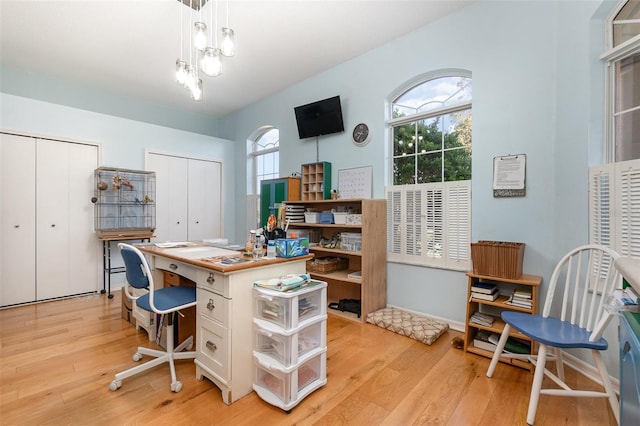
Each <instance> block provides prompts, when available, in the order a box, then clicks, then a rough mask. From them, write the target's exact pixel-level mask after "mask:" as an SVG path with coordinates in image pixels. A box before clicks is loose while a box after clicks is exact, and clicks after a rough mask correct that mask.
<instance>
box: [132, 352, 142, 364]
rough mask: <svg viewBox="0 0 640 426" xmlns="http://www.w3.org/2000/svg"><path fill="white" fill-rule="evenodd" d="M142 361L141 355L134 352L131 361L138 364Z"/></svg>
mask: <svg viewBox="0 0 640 426" xmlns="http://www.w3.org/2000/svg"><path fill="white" fill-rule="evenodd" d="M141 359H142V354H141V353H140V352H136V353H135V354H133V360H134V361H136V362H138V361H140V360H141Z"/></svg>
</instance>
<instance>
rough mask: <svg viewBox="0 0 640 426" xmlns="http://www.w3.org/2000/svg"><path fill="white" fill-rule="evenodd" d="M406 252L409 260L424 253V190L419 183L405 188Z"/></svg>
mask: <svg viewBox="0 0 640 426" xmlns="http://www.w3.org/2000/svg"><path fill="white" fill-rule="evenodd" d="M404 195H405V215H404V225H405V226H404V235H403V237H404V238H403V241H404V244H403V246H404V253H405V255H406V259H407V260H411V258H413V257H420V256H421V255H422V216H423V212H422V206H423V202H422V190H421V189H420V187H419V186H418V185H407V187H406V188H405V193H404Z"/></svg>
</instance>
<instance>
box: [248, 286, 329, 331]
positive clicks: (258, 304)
mask: <svg viewBox="0 0 640 426" xmlns="http://www.w3.org/2000/svg"><path fill="white" fill-rule="evenodd" d="M253 291H254V297H253V304H254V314H255V315H254V317H255V318H257V319H259V320H263V321H268V322H271V323H274V324H276V325H278V326H280V327H282V328H283V329H285V330H291V329H293V328H297V327H300V326H303V325H305V323H308V322H311V321H313V320H314V319H315V318H317V317H319V316H322V315H326V314H327V306H326V304H325V303H324V302H323V301H324V300H326V299H327V296H326V293H327V283H325V282H323V281H313V280H312V282H311V284H309V285H308V286H307V287H305V288H303V289H301V290H297V291H294V292H280V291H274V290H268V289H265V288H261V287H254V289H253Z"/></svg>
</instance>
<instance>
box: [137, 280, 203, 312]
mask: <svg viewBox="0 0 640 426" xmlns="http://www.w3.org/2000/svg"><path fill="white" fill-rule="evenodd" d="M195 301H196V289H195V288H193V287H185V286H176V287H165V288H161V289H158V290H156V291H155V292H154V293H153V304H154V305H155V306H156V308H157V309H158V310H160V311H166V310H168V309H173V308H175V307H176V306H182V305H186V304H187V303H193V302H195ZM136 305H137V306H139V307H140V308H142V309H144V310H145V311H149V312H153V309H151V306H150V305H149V293H147V294H145V295H143V296H140V297H139V298H138V299H137V300H136Z"/></svg>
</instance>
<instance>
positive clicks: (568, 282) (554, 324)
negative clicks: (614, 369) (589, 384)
mask: <svg viewBox="0 0 640 426" xmlns="http://www.w3.org/2000/svg"><path fill="white" fill-rule="evenodd" d="M618 257H619V255H618V254H617V253H616V252H615V251H613V250H611V249H609V248H607V247H602V246H597V245H586V246H582V247H578V248H576V249H574V250H572V251H570V252H569V253H568V254H566V255H565V256H564V257H563V258H562V259H561V260H560V262H559V263H558V265H557V266H556V268H555V270H554V271H553V274H552V275H551V281H550V282H549V288H548V290H547V296H546V299H545V303H544V308H543V310H542V315H532V314H528V313H524V312H515V311H503V312H502V319H503V320H504V322H505V326H504V329H503V331H502V335H501V336H500V340H499V342H498V346H497V348H496V350H495V352H494V354H493V358H492V359H491V364H490V365H489V369H488V370H487V377H491V376H492V375H493V373H494V371H495V368H496V365H497V364H498V361H499V360H500V359H501V358H518V359H525V360H527V359H528V360H529V361H530V362H531V363H533V364H534V365H535V373H534V375H533V383H532V385H531V396H530V397H529V410H528V412H527V423H528V424H530V425H533V422H534V420H535V416H536V410H537V407H538V400H539V398H540V394H545V395H555V396H574V397H603V398H608V400H609V404H610V405H611V409H612V411H613V414H614V416H615V418H616V421H617V422H618V423H619V422H620V420H619V415H620V413H619V411H620V405H619V403H618V400H617V398H616V394H615V391H614V389H613V386H612V385H611V381H610V379H609V373H607V368H606V366H605V364H604V363H603V362H602V358H601V356H600V353H601V352H602V351H605V350H606V349H607V347H608V344H607V341H606V340H605V339H604V338H603V337H602V334H603V332H604V330H605V328H606V327H607V325H608V324H609V321H610V320H611V319H612V318H613V314H610V313H609V312H607V310H605V309H604V308H605V302H606V299H607V297H608V296H609V295H610V294H611V293H612V292H613V290H614V289H616V288H621V286H622V279H621V277H620V274H619V273H618V271H617V270H616V269H615V268H614V266H613V261H614V260H615V259H616V258H618ZM552 315H553V316H552ZM512 328H513V329H515V330H517V331H519V332H520V333H522V334H524V335H526V336H528V337H530V338H531V339H533V341H534V342H532V344H533V343H537V344H538V345H539V348H538V354H537V355H529V354H527V355H518V354H507V353H503V352H502V351H503V349H504V346H505V343H506V342H507V338H508V337H509V333H510V332H511V329H512ZM580 348H582V349H589V350H591V353H592V354H593V359H594V361H595V368H596V369H597V373H598V375H599V376H600V377H599V380H600V384H601V385H602V387H603V388H604V391H603V392H598V391H588V390H578V389H572V388H570V387H569V386H568V385H567V384H566V383H565V376H564V366H565V364H566V365H567V366H570V367H571V368H573V369H575V370H576V371H577V372H578V373H580V374H583V375H585V376H587V377H589V378H591V379H592V380H597V378H596V377H595V374H589V373H590V372H588V371H585V370H583V369H581V368H580V366H579V365H577V364H575V363H571V362H570V360H567V361H565V360H564V356H563V355H564V354H567V352H566V351H565V350H566V349H580ZM547 361H555V370H556V371H555V373H553V372H552V371H551V370H549V369H547V368H546V363H547ZM544 376H547V377H548V378H550V379H551V380H552V381H553V382H554V383H555V384H556V385H557V387H554V388H545V389H543V388H542V380H543V378H544Z"/></svg>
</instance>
